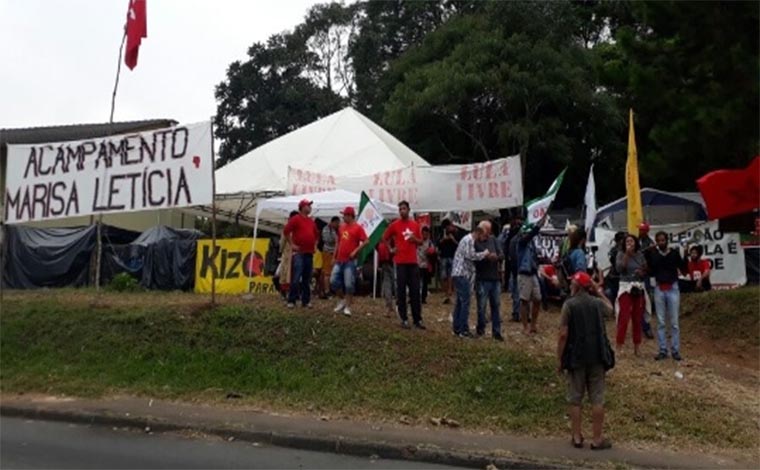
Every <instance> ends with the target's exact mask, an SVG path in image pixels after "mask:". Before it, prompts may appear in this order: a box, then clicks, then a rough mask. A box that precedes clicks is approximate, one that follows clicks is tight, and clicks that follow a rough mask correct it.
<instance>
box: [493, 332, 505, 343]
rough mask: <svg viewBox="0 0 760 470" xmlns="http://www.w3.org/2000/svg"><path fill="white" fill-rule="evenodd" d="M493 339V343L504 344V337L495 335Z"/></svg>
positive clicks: (499, 334) (498, 334)
mask: <svg viewBox="0 0 760 470" xmlns="http://www.w3.org/2000/svg"><path fill="white" fill-rule="evenodd" d="M493 339H494V341H500V342H502V343H503V342H504V337H503V336H502V335H501V333H496V334H495V335H493Z"/></svg>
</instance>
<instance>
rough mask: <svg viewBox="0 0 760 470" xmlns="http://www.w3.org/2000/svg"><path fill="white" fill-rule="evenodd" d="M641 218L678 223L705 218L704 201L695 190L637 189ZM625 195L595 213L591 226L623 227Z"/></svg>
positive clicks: (625, 207) (625, 217)
mask: <svg viewBox="0 0 760 470" xmlns="http://www.w3.org/2000/svg"><path fill="white" fill-rule="evenodd" d="M641 205H642V206H643V209H644V220H646V221H647V222H649V223H650V224H651V225H667V224H681V223H687V222H695V221H699V220H707V213H706V212H705V207H704V203H703V201H702V197H701V196H700V195H699V193H669V192H665V191H660V190H658V189H652V188H644V189H642V190H641ZM627 208H628V198H627V197H622V198H620V199H618V200H616V201H613V202H611V203H609V204H607V205H606V206H603V207H600V208H599V210H598V211H597V213H596V220H595V222H594V225H595V226H599V225H606V226H607V227H608V228H614V229H617V228H623V227H625V226H626V224H627V217H628V216H627Z"/></svg>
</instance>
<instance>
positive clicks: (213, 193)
mask: <svg viewBox="0 0 760 470" xmlns="http://www.w3.org/2000/svg"><path fill="white" fill-rule="evenodd" d="M209 126H210V130H211V139H210V140H211V253H213V254H214V256H216V171H214V170H215V169H216V157H215V156H214V120H213V119H210V120H209ZM249 285H250V283H249ZM211 305H212V306H215V305H216V269H212V270H211Z"/></svg>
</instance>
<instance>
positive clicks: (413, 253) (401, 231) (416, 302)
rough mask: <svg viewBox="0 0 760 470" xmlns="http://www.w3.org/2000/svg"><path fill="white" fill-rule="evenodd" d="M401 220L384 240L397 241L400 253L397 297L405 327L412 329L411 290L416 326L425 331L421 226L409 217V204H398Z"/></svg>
mask: <svg viewBox="0 0 760 470" xmlns="http://www.w3.org/2000/svg"><path fill="white" fill-rule="evenodd" d="M398 214H399V218H398V219H396V220H394V221H393V222H391V224H390V225H388V228H387V229H385V233H384V234H383V241H384V242H386V243H387V242H388V241H389V240H391V239H392V240H393V246H394V247H395V248H396V254H395V256H394V257H393V262H394V263H395V265H396V298H397V306H398V315H399V317H401V328H404V329H409V328H410V327H409V317H408V316H407V313H406V308H407V306H406V295H407V289H409V300H410V304H411V307H412V320H413V321H414V327H415V328H417V329H419V330H425V329H427V328H425V325H424V324H423V323H422V305H421V304H420V268H419V266H418V265H417V247H418V246H419V245H420V244H422V234H421V233H420V225H419V224H418V223H417V222H416V221H415V220H414V219H412V218H410V217H409V203H408V202H406V201H401V202H399V203H398Z"/></svg>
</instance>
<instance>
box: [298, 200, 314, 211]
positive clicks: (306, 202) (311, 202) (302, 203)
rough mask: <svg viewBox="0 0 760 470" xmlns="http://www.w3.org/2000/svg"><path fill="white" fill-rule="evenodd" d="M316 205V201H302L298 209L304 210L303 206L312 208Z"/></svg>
mask: <svg viewBox="0 0 760 470" xmlns="http://www.w3.org/2000/svg"><path fill="white" fill-rule="evenodd" d="M312 204H314V201H309V200H308V199H301V202H299V203H298V208H299V209H300V208H302V207H303V206H310V205H312Z"/></svg>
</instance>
